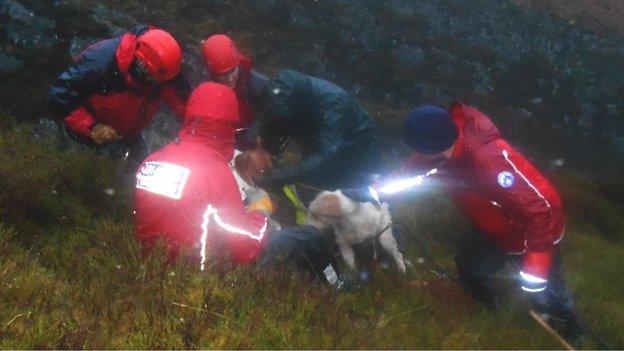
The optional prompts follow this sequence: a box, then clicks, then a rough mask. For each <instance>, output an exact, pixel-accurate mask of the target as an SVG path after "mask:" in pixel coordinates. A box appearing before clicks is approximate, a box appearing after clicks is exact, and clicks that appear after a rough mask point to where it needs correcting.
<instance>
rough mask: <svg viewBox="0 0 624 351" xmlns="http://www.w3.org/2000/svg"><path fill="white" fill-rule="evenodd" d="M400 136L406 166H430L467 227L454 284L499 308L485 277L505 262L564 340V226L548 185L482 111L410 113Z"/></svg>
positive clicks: (567, 328)
mask: <svg viewBox="0 0 624 351" xmlns="http://www.w3.org/2000/svg"><path fill="white" fill-rule="evenodd" d="M402 134H403V135H402V137H403V140H404V142H405V143H406V144H407V145H409V146H410V147H411V148H412V149H413V150H414V153H413V156H412V158H411V159H410V160H409V162H408V168H409V167H410V166H412V167H428V168H429V169H430V168H433V167H437V169H438V172H437V174H435V176H434V177H436V178H438V179H440V180H441V182H442V183H443V186H444V187H445V188H446V190H447V191H448V193H449V194H450V196H451V197H452V199H453V200H454V202H455V204H456V205H457V207H458V208H459V210H460V211H461V212H462V213H463V214H464V215H465V216H466V217H467V218H468V220H469V221H470V222H471V223H472V225H473V233H472V234H466V235H464V237H463V239H462V240H461V242H460V245H459V251H458V253H457V256H456V258H455V262H456V265H457V270H458V273H459V276H460V280H461V282H462V283H463V285H464V286H465V287H466V288H467V289H468V290H469V291H470V293H471V294H472V295H473V296H474V297H475V298H477V299H478V300H480V301H482V302H484V303H485V304H487V305H488V306H490V307H493V308H496V307H498V306H499V304H500V301H499V292H498V291H497V290H496V289H495V288H494V285H493V281H492V280H493V279H492V278H493V276H494V274H495V273H496V272H497V271H499V270H500V269H502V268H503V266H504V265H505V264H506V263H508V262H511V263H512V264H514V265H515V266H516V267H517V268H518V271H519V274H518V278H519V280H520V282H521V287H522V290H524V291H525V292H526V293H527V294H529V296H530V299H531V300H532V302H533V303H534V304H535V306H534V307H535V308H536V309H539V312H543V313H546V314H548V315H549V316H550V317H551V322H553V321H554V322H557V321H559V322H561V325H560V328H559V329H561V330H562V332H563V333H564V334H567V335H570V334H572V333H575V332H576V329H578V328H577V327H578V325H577V324H576V322H575V319H574V318H573V315H572V313H571V307H572V300H571V298H570V295H569V293H568V292H567V290H566V287H565V285H564V282H563V280H562V278H561V272H560V266H561V259H560V255H559V245H558V244H559V242H560V241H561V239H562V237H563V233H564V227H565V217H564V211H563V208H562V205H561V199H560V197H559V194H558V193H557V190H556V189H555V187H554V186H553V185H552V184H551V183H550V182H549V181H548V180H547V179H546V178H545V177H544V176H543V175H542V174H541V173H540V172H539V171H538V170H537V168H536V167H535V166H534V165H533V164H531V162H529V161H528V160H527V159H526V158H525V157H524V156H522V155H521V154H520V153H519V152H518V151H517V150H516V149H515V148H513V147H512V146H511V145H510V144H509V143H508V142H507V141H505V140H504V139H503V138H502V136H501V133H500V132H499V130H498V129H497V128H496V126H494V124H493V123H492V121H491V120H490V119H489V118H488V117H487V116H486V115H485V114H483V113H482V112H480V111H478V110H476V109H475V108H472V107H470V106H467V105H464V104H462V103H458V102H456V103H453V104H452V105H451V107H450V110H449V112H448V113H447V112H446V111H445V110H442V109H440V108H438V107H434V106H429V105H428V106H424V107H420V108H418V109H415V110H413V111H411V112H410V113H409V114H408V116H407V118H406V119H405V122H404V126H403V133H402Z"/></svg>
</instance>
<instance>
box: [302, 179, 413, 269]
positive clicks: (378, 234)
mask: <svg viewBox="0 0 624 351" xmlns="http://www.w3.org/2000/svg"><path fill="white" fill-rule="evenodd" d="M307 222H308V224H309V225H313V226H315V227H317V228H318V229H319V230H321V231H325V230H328V229H333V230H334V233H335V236H336V243H337V244H338V247H339V248H340V253H341V254H342V258H343V259H344V260H345V261H346V262H347V265H348V266H349V268H351V269H355V255H354V253H353V248H352V245H353V244H358V243H361V242H364V241H365V240H367V239H371V238H373V240H379V244H381V247H382V248H383V249H384V250H385V251H386V252H387V253H389V254H390V255H391V256H392V257H393V258H394V261H395V262H396V265H397V269H398V270H399V271H401V272H405V260H404V259H403V254H401V252H399V249H398V246H397V242H396V240H395V239H394V236H393V235H392V217H391V216H390V211H389V210H388V204H387V203H383V204H381V205H373V204H372V203H370V202H357V201H353V200H351V199H350V198H348V197H346V196H345V195H343V194H342V192H341V191H340V190H337V191H334V192H330V191H323V192H321V193H320V194H319V195H317V197H316V198H315V199H314V200H313V201H312V202H311V203H310V206H309V212H308V220H307Z"/></svg>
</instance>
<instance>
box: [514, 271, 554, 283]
mask: <svg viewBox="0 0 624 351" xmlns="http://www.w3.org/2000/svg"><path fill="white" fill-rule="evenodd" d="M520 277H521V278H522V279H523V280H526V281H527V282H529V283H538V284H543V283H548V280H546V279H544V278H540V277H538V276H535V275H532V274H529V273H524V272H522V271H520Z"/></svg>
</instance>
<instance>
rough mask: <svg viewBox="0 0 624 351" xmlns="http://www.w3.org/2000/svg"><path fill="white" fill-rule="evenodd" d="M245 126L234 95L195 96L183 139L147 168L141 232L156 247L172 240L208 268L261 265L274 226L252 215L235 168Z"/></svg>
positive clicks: (204, 91) (141, 186) (142, 173)
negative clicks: (237, 140) (239, 132)
mask: <svg viewBox="0 0 624 351" xmlns="http://www.w3.org/2000/svg"><path fill="white" fill-rule="evenodd" d="M238 122H239V118H238V106H237V102H236V96H235V94H234V92H233V91H232V90H231V89H230V88H228V87H226V86H224V85H221V84H216V83H203V84H201V85H199V86H198V87H197V88H196V89H195V90H194V91H193V93H192V94H191V97H190V98H189V100H188V105H187V108H186V118H185V120H184V124H183V126H182V129H181V130H180V132H179V134H178V138H177V139H176V140H175V141H173V142H171V143H169V144H168V145H167V146H165V147H164V148H163V149H161V150H159V151H157V152H155V153H153V154H152V155H150V156H149V157H148V158H147V159H146V160H145V161H144V162H143V164H142V165H141V166H140V168H139V170H138V173H137V175H136V177H137V183H136V191H135V198H134V205H135V211H136V212H135V216H136V231H137V236H138V238H139V239H140V241H141V242H142V243H143V244H145V245H147V246H149V245H151V244H152V243H153V242H154V241H155V240H156V239H158V238H164V239H165V241H166V242H167V243H168V245H169V248H170V252H171V254H172V255H174V256H175V255H176V254H177V253H179V252H180V251H188V250H190V254H191V255H192V256H198V257H201V264H202V268H203V266H204V261H205V260H206V259H207V258H208V257H211V256H218V257H219V258H220V257H221V256H223V255H224V254H225V253H227V254H228V255H230V256H231V258H232V260H233V261H234V262H236V263H241V264H247V263H252V262H255V261H256V259H257V258H258V257H259V255H260V253H261V252H262V248H263V247H264V244H265V242H266V239H267V238H268V235H267V232H266V230H267V219H266V218H265V217H264V216H263V215H261V214H260V213H259V212H251V213H250V212H247V211H246V210H245V207H244V205H243V202H242V200H241V195H240V192H239V190H238V186H237V185H236V181H235V180H234V176H233V175H232V171H231V169H230V168H229V161H230V159H231V158H232V155H233V152H234V132H235V129H236V125H237V124H238Z"/></svg>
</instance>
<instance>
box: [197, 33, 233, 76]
mask: <svg viewBox="0 0 624 351" xmlns="http://www.w3.org/2000/svg"><path fill="white" fill-rule="evenodd" d="M203 51H204V63H205V64H206V68H208V70H209V71H210V73H212V74H217V75H221V74H224V73H226V72H228V71H231V70H233V69H234V68H235V67H236V66H238V64H239V63H240V57H239V56H240V55H239V53H238V49H237V48H236V44H234V42H233V41H232V39H230V37H228V36H227V35H223V34H216V35H213V36H211V37H209V38H208V39H206V40H205V41H204V47H203Z"/></svg>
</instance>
